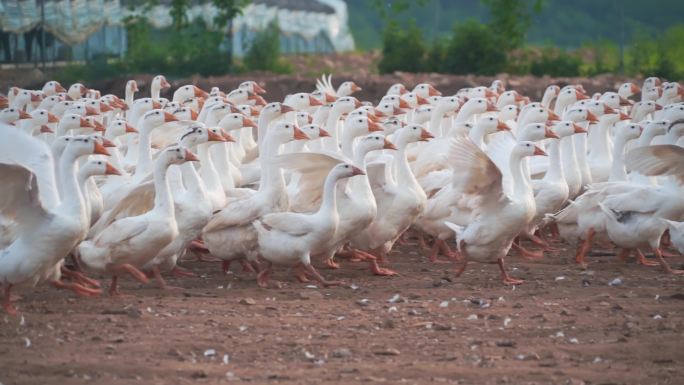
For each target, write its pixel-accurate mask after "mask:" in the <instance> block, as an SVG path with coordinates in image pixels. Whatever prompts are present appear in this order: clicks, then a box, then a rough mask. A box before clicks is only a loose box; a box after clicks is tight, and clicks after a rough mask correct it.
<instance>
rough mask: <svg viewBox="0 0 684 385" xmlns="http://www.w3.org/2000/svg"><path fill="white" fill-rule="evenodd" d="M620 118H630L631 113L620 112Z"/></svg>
mask: <svg viewBox="0 0 684 385" xmlns="http://www.w3.org/2000/svg"><path fill="white" fill-rule="evenodd" d="M620 120H629V115H627V114H625V113H624V112H620Z"/></svg>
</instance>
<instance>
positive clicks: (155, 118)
mask: <svg viewBox="0 0 684 385" xmlns="http://www.w3.org/2000/svg"><path fill="white" fill-rule="evenodd" d="M177 121H178V118H176V117H175V116H173V115H172V114H170V113H168V112H166V111H164V110H161V109H156V110H152V111H147V112H146V113H145V114H144V115H143V116H142V117H141V118H140V122H141V123H140V129H141V131H146V132H151V131H152V130H153V129H154V128H156V127H159V126H161V125H162V124H164V123H170V122H177Z"/></svg>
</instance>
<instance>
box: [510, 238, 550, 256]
mask: <svg viewBox="0 0 684 385" xmlns="http://www.w3.org/2000/svg"><path fill="white" fill-rule="evenodd" d="M512 246H513V248H514V249H515V250H517V251H518V252H519V253H520V256H521V257H523V258H525V259H528V260H535V259H540V258H544V250H537V251H530V250H527V249H526V248H524V247H522V246H520V245H519V244H516V243H515V242H513V244H512Z"/></svg>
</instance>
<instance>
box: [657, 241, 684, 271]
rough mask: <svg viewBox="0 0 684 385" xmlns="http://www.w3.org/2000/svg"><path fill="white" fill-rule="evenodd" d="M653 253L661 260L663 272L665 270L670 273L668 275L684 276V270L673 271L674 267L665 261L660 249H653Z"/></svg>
mask: <svg viewBox="0 0 684 385" xmlns="http://www.w3.org/2000/svg"><path fill="white" fill-rule="evenodd" d="M653 253H654V254H655V255H656V257H658V259H659V260H660V266H662V267H663V270H665V272H666V273H668V274H676V275H681V274H684V270H675V269H673V268H672V267H670V264H669V263H667V261H666V260H665V258H663V254H662V252H661V251H660V248H657V247H656V248H655V249H653Z"/></svg>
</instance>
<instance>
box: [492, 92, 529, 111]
mask: <svg viewBox="0 0 684 385" xmlns="http://www.w3.org/2000/svg"><path fill="white" fill-rule="evenodd" d="M523 100H525V99H524V98H523V97H522V96H521V95H520V94H519V93H518V91H515V90H510V91H505V92H503V93H501V95H499V98H498V99H497V100H496V105H497V107H499V109H501V107H503V106H508V105H511V104H517V103H520V102H522V101H523Z"/></svg>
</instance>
